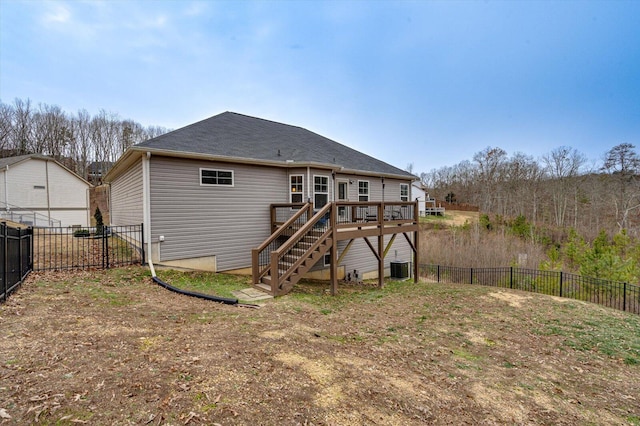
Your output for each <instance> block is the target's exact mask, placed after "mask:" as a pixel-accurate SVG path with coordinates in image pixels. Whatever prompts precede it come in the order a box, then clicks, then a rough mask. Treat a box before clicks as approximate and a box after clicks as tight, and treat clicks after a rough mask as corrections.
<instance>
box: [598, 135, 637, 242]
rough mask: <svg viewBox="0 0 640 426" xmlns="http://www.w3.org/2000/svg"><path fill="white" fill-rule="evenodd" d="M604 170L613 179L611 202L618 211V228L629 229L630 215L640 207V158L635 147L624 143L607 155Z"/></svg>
mask: <svg viewBox="0 0 640 426" xmlns="http://www.w3.org/2000/svg"><path fill="white" fill-rule="evenodd" d="M602 170H604V171H605V172H607V173H608V174H609V175H610V177H611V183H612V185H613V188H612V189H613V191H611V194H610V195H611V200H612V201H613V203H614V206H615V211H616V221H617V225H618V228H619V229H620V230H622V229H629V214H630V213H631V212H632V211H634V210H636V209H638V208H639V207H640V185H639V179H638V172H639V171H640V157H638V154H637V153H636V151H635V146H634V145H632V144H630V143H622V144H620V145H616V146H614V147H613V148H611V149H610V150H609V151H607V153H606V154H605V160H604V164H603V166H602Z"/></svg>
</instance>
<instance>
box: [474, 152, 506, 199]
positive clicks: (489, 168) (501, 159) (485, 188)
mask: <svg viewBox="0 0 640 426" xmlns="http://www.w3.org/2000/svg"><path fill="white" fill-rule="evenodd" d="M506 157H507V152H506V151H505V150H503V149H502V148H497V147H496V148H492V147H487V148H485V149H484V150H483V151H480V152H477V153H476V154H475V155H474V156H473V161H474V162H475V164H476V166H477V180H478V184H479V185H480V186H479V187H478V195H479V197H480V198H479V199H478V200H477V204H478V205H479V206H480V209H481V210H482V211H495V210H496V207H498V209H500V210H504V205H503V201H501V200H500V193H499V191H498V189H499V185H500V184H501V183H502V175H503V173H504V168H503V166H504V163H505V160H506ZM498 203H500V204H502V205H500V206H498V205H497V204H498Z"/></svg>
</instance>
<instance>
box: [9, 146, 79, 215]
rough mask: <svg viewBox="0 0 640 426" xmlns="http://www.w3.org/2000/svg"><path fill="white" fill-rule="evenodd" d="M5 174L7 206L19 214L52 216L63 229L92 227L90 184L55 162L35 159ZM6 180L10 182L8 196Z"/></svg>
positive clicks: (14, 166) (11, 167)
mask: <svg viewBox="0 0 640 426" xmlns="http://www.w3.org/2000/svg"><path fill="white" fill-rule="evenodd" d="M1 174H2V184H0V201H1V202H2V205H3V206H4V203H5V202H6V203H7V204H9V205H10V206H11V207H12V209H13V210H14V211H16V212H18V211H21V210H22V211H29V212H36V213H40V214H41V215H43V216H44V217H49V215H50V217H51V219H54V220H57V221H60V225H61V226H71V225H81V226H86V225H87V224H88V223H87V217H88V215H87V212H88V196H89V195H88V189H89V184H88V183H87V182H85V181H83V180H82V179H80V178H79V177H78V176H76V175H75V174H73V173H72V172H70V171H69V170H67V169H65V168H64V167H62V166H60V165H59V164H58V163H56V162H55V161H46V160H41V159H37V158H32V159H28V160H25V161H23V162H21V163H18V164H14V165H11V166H9V170H8V171H7V170H6V169H5V170H4V171H3V172H2V173H1ZM4 179H7V185H6V188H7V189H8V191H6V192H8V194H7V193H6V192H5V183H4ZM14 206H15V207H14ZM56 225H57V224H56Z"/></svg>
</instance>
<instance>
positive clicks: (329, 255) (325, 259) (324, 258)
mask: <svg viewBox="0 0 640 426" xmlns="http://www.w3.org/2000/svg"><path fill="white" fill-rule="evenodd" d="M322 258H323V259H322V261H323V263H324V266H331V252H329V253H325V254H324V256H322ZM327 258H328V259H329V263H327Z"/></svg>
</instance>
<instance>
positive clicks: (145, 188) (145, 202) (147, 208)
mask: <svg viewBox="0 0 640 426" xmlns="http://www.w3.org/2000/svg"><path fill="white" fill-rule="evenodd" d="M150 158H151V153H150V152H148V151H147V155H143V156H142V222H143V223H144V235H143V238H144V239H145V240H146V241H147V257H148V259H149V260H148V262H149V263H151V258H152V255H153V252H152V251H151V188H150V178H149V160H150ZM159 259H160V256H158V260H159Z"/></svg>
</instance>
